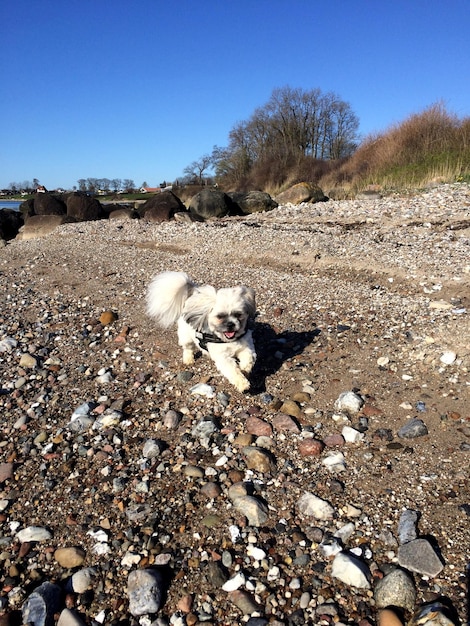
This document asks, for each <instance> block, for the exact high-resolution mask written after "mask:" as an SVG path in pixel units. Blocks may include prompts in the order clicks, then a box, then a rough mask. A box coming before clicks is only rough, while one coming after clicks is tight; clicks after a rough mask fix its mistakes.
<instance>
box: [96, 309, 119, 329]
mask: <svg viewBox="0 0 470 626" xmlns="http://www.w3.org/2000/svg"><path fill="white" fill-rule="evenodd" d="M116 320H117V315H116V314H115V313H114V312H113V311H103V313H101V315H100V324H103V326H109V324H112V323H113V322H115V321H116Z"/></svg>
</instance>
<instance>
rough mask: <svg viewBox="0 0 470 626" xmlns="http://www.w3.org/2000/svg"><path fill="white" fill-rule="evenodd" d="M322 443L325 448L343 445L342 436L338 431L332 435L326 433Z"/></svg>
mask: <svg viewBox="0 0 470 626" xmlns="http://www.w3.org/2000/svg"><path fill="white" fill-rule="evenodd" d="M323 443H324V444H325V446H326V447H327V448H335V447H336V446H344V437H343V435H340V434H338V433H336V434H333V435H326V436H325V437H324V438H323Z"/></svg>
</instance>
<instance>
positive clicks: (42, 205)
mask: <svg viewBox="0 0 470 626" xmlns="http://www.w3.org/2000/svg"><path fill="white" fill-rule="evenodd" d="M66 213H67V207H66V206H65V203H64V202H63V200H62V199H61V198H59V197H57V196H53V195H52V194H50V193H37V194H36V195H35V196H34V215H65V214H66Z"/></svg>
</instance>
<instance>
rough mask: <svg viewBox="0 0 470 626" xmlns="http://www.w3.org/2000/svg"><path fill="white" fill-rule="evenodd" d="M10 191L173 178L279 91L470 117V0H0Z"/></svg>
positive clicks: (383, 110)
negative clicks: (29, 184) (438, 107)
mask: <svg viewBox="0 0 470 626" xmlns="http://www.w3.org/2000/svg"><path fill="white" fill-rule="evenodd" d="M0 23H1V24H2V26H1V44H0V45H1V56H0V94H1V95H0V112H1V133H0V188H5V187H8V185H9V184H10V183H11V182H21V181H24V180H30V181H32V180H33V178H37V179H38V180H39V181H40V183H41V184H43V185H45V186H46V187H47V188H49V189H54V188H56V187H65V188H68V189H70V188H72V186H73V185H77V180H78V179H79V178H88V177H95V178H110V179H112V178H122V179H124V178H127V179H132V180H134V182H135V184H136V185H138V186H140V185H141V184H142V182H144V181H145V182H147V183H148V184H149V185H150V186H157V185H158V184H159V183H160V182H162V181H163V180H167V181H173V180H174V179H176V178H178V177H179V176H181V175H182V172H183V170H184V168H185V167H186V166H187V165H189V164H190V163H191V162H192V161H195V160H197V159H198V158H199V157H201V156H203V155H205V154H210V153H211V152H212V148H213V147H214V146H215V145H217V146H226V145H227V144H228V135H229V132H230V130H231V129H232V128H233V126H234V125H235V124H236V123H237V122H240V121H242V120H247V119H248V118H249V117H250V116H251V115H252V114H253V113H254V111H255V109H256V108H257V107H260V106H263V105H264V104H266V103H267V101H268V100H269V98H270V96H271V93H272V91H273V89H275V88H276V87H284V86H290V87H293V88H301V89H303V90H309V89H314V88H319V89H320V90H321V91H322V92H324V93H326V92H330V91H331V92H334V93H335V94H337V95H338V96H339V97H340V98H341V99H343V100H345V101H347V102H349V104H350V105H351V108H352V110H353V111H354V113H356V115H357V116H358V117H359V120H360V133H361V135H362V136H365V135H367V134H369V133H372V132H380V131H383V130H386V129H387V128H388V127H390V126H391V125H393V124H395V123H399V122H401V121H403V120H404V119H406V118H407V117H408V116H409V115H411V114H413V113H418V112H420V111H422V110H424V109H425V108H426V107H428V106H430V105H431V104H434V103H436V102H442V103H443V104H444V105H445V106H446V108H447V110H448V111H449V112H451V113H455V114H456V115H457V116H458V117H459V118H462V117H466V116H469V115H470V28H469V26H470V0H446V1H445V2H444V1H443V0H237V1H236V2H235V1H234V2H230V1H229V0H199V1H198V0H165V1H163V0H41V1H40V2H31V0H3V2H1V4H0Z"/></svg>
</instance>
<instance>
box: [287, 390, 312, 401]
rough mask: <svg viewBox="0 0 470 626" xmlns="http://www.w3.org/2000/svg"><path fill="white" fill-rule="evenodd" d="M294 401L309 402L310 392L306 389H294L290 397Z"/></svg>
mask: <svg viewBox="0 0 470 626" xmlns="http://www.w3.org/2000/svg"><path fill="white" fill-rule="evenodd" d="M291 399H292V400H293V401H294V402H300V403H304V402H310V400H311V398H310V394H309V393H307V392H306V391H296V392H295V393H294V394H293V396H292V398H291Z"/></svg>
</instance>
